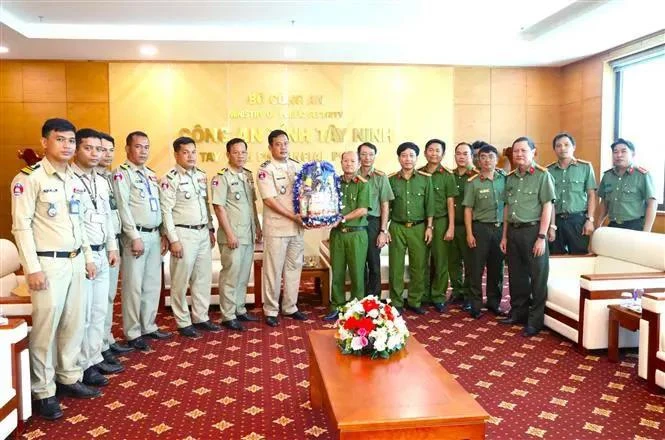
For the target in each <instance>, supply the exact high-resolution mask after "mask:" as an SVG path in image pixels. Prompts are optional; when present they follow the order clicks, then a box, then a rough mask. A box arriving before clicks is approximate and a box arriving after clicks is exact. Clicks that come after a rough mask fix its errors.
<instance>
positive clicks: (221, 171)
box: [217, 168, 228, 176]
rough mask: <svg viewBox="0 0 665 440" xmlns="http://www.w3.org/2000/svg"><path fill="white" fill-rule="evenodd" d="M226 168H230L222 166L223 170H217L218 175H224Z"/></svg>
mask: <svg viewBox="0 0 665 440" xmlns="http://www.w3.org/2000/svg"><path fill="white" fill-rule="evenodd" d="M226 170H228V168H222V169H221V170H219V171H217V175H218V176H223V175H224V173H225V172H226Z"/></svg>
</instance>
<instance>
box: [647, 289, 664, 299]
mask: <svg viewBox="0 0 665 440" xmlns="http://www.w3.org/2000/svg"><path fill="white" fill-rule="evenodd" d="M652 290H654V289H647V292H644V295H642V297H643V298H649V299H652V300H654V301H665V296H662V297H660V298H658V297H657V296H654V295H651V293H659V292H662V291H663V289H658V292H652Z"/></svg>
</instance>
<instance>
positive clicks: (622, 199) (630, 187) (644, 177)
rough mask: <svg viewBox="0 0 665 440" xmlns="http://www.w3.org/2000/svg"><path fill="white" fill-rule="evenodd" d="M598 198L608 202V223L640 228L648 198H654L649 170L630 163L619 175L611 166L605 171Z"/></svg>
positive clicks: (613, 225) (654, 192)
mask: <svg viewBox="0 0 665 440" xmlns="http://www.w3.org/2000/svg"><path fill="white" fill-rule="evenodd" d="M598 197H600V198H602V199H604V200H605V203H606V204H607V216H608V217H609V219H610V222H609V224H608V226H611V227H614V228H624V229H634V230H636V231H641V230H642V229H643V228H644V215H645V214H646V209H647V200H649V199H653V198H655V197H656V191H655V190H654V186H653V180H652V179H651V174H649V171H647V170H646V169H645V168H642V167H638V166H634V165H631V166H629V167H628V169H627V170H626V172H625V173H624V174H623V175H621V176H619V174H618V173H617V172H616V170H615V169H614V168H610V169H609V170H607V171H605V173H604V174H603V178H602V179H601V181H600V186H599V188H598Z"/></svg>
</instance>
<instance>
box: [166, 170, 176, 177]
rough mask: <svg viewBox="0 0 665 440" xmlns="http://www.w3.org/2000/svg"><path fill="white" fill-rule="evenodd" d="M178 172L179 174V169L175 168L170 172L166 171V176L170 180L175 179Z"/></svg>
mask: <svg viewBox="0 0 665 440" xmlns="http://www.w3.org/2000/svg"><path fill="white" fill-rule="evenodd" d="M176 174H177V171H176V170H175V168H174V169H172V170H171V171H169V172H168V173H166V178H167V179H169V180H173V179H175V176H176Z"/></svg>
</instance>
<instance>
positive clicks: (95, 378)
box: [82, 367, 109, 387]
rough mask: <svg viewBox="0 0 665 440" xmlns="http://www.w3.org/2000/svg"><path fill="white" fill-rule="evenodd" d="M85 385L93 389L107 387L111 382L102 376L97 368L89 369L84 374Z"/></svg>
mask: <svg viewBox="0 0 665 440" xmlns="http://www.w3.org/2000/svg"><path fill="white" fill-rule="evenodd" d="M82 381H83V383H84V384H85V385H88V386H91V387H105V386H106V385H108V384H109V380H108V379H107V378H105V377H104V376H102V373H100V372H99V370H98V369H97V368H95V367H90V368H87V369H86V370H85V371H84V372H83V379H82Z"/></svg>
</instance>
